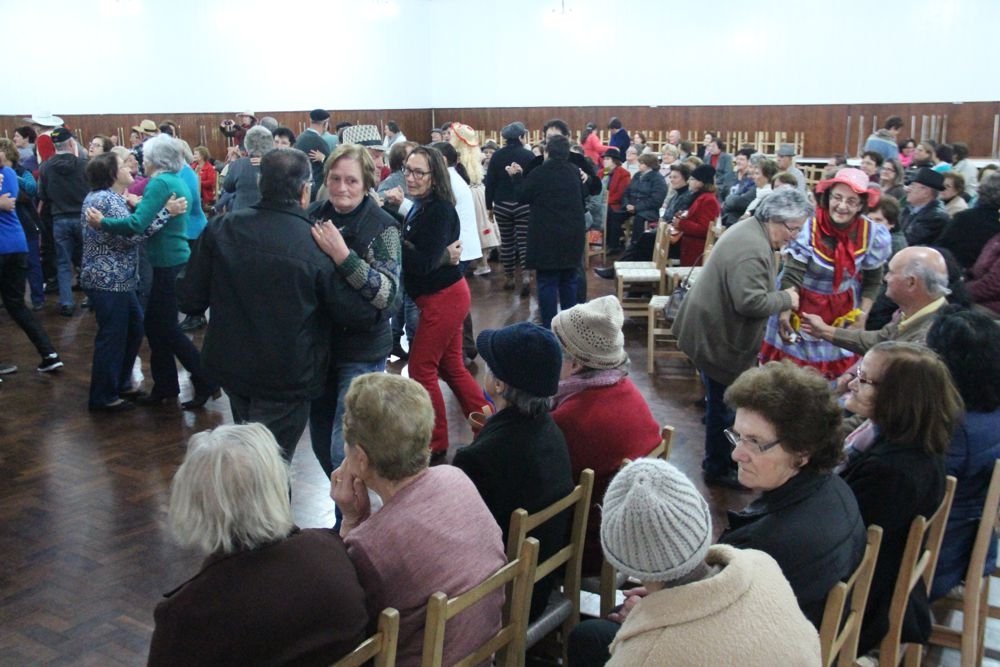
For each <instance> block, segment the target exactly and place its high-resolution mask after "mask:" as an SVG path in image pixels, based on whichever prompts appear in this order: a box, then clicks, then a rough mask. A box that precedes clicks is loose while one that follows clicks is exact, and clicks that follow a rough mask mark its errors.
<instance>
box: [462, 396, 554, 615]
mask: <svg viewBox="0 0 1000 667" xmlns="http://www.w3.org/2000/svg"><path fill="white" fill-rule="evenodd" d="M454 465H455V466H456V467H458V468H461V469H462V470H463V471H464V472H465V474H466V475H468V476H469V479H471V480H472V483H473V484H475V485H476V489H478V490H479V495H481V496H482V497H483V502H485V503H486V507H488V508H489V510H490V513H491V514H492V515H493V518H494V519H496V522H497V523H498V524H499V525H500V528H501V529H502V530H503V539H504V543H505V544H506V542H507V533H508V530H509V528H510V515H511V513H513V511H514V510H516V509H518V508H521V507H523V508H524V509H525V510H527V511H528V513H532V512H537V511H539V510H541V509H544V508H546V507H548V506H549V505H551V504H552V503H554V502H555V501H557V500H559V499H560V498H562V497H564V496H566V495H567V494H568V493H569V492H570V491H572V490H573V472H572V468H571V466H570V461H569V450H568V449H567V448H566V440H565V438H564V437H563V434H562V431H560V430H559V427H558V426H557V425H556V423H555V421H553V420H552V417H551V416H550V415H549V413H548V412H546V413H545V414H542V415H540V416H538V417H530V416H526V415H523V414H521V413H520V412H518V411H517V409H516V408H506V409H504V410H501V411H500V412H498V413H497V414H495V415H493V417H491V418H490V420H489V421H488V422H486V426H484V427H483V430H482V431H480V432H479V435H478V436H476V439H475V440H474V441H473V443H472V444H471V445H469V446H468V447H465V448H463V449H460V450H459V451H458V453H457V454H456V455H455V463H454ZM569 518H570V516H569V514H568V513H567V514H564V515H560V516H558V517H555V518H553V519H552V520H550V521H547V522H545V523H544V524H542V525H541V526H539V528H538V529H537V530H535V531H533V532H532V533H531V535H532V537H536V538H538V541H539V542H540V549H539V553H538V560H540V561H542V560H545V559H546V558H548V557H549V556H551V555H552V554H554V553H555V552H557V551H559V550H560V549H562V548H563V547H564V546H566V542H567V538H568V537H569ZM551 590H552V577H548V578H546V579H543V580H542V581H540V582H538V584H536V585H535V590H534V594H533V595H532V599H531V618H532V619H534V618H536V617H537V616H538V615H539V614H540V613H541V612H542V610H544V609H545V603H546V601H547V600H548V597H549V593H550V592H551Z"/></svg>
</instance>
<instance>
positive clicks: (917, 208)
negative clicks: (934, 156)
mask: <svg viewBox="0 0 1000 667" xmlns="http://www.w3.org/2000/svg"><path fill="white" fill-rule="evenodd" d="M942 190H944V176H942V175H941V174H940V173H938V172H936V171H934V170H933V169H931V168H930V167H920V169H918V170H917V173H916V174H915V175H914V176H913V180H912V181H910V183H909V185H907V186H906V207H905V208H904V209H903V214H902V215H901V216H900V226H901V227H902V228H903V234H905V235H906V242H907V243H908V244H909V245H927V244H929V243H934V242H935V241H936V240H937V238H938V237H939V236H940V235H941V232H942V231H944V228H945V226H946V225H947V224H948V212H947V211H946V210H945V208H944V204H942V203H941V201H940V200H939V199H938V194H940V192H941V191H942Z"/></svg>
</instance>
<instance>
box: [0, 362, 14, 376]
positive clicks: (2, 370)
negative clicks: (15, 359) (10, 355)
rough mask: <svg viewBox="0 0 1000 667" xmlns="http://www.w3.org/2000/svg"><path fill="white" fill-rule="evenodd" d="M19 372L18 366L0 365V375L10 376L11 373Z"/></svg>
mask: <svg viewBox="0 0 1000 667" xmlns="http://www.w3.org/2000/svg"><path fill="white" fill-rule="evenodd" d="M16 372H17V366H15V365H14V364H0V375H10V374H11V373H16Z"/></svg>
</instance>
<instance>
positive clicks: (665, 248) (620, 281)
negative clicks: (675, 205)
mask: <svg viewBox="0 0 1000 667" xmlns="http://www.w3.org/2000/svg"><path fill="white" fill-rule="evenodd" d="M665 226H666V223H665V222H664V223H660V226H659V227H657V234H658V235H660V238H661V241H660V243H658V244H656V245H655V247H654V248H653V260H654V266H653V267H652V268H623V269H619V268H617V264H618V262H616V263H615V264H616V266H615V286H616V294H617V296H618V302H619V303H620V304H621V305H622V310H623V311H625V315H626V316H630V315H639V316H642V315H645V314H646V308H647V306H648V305H649V300H650V299H651V298H652V297H653V296H656V295H662V294H666V287H667V275H666V272H665V270H666V267H667V260H668V259H669V255H670V244H669V243H667V242H665V241H663V240H662V239H663V237H666V236H667V234H666V231H665V230H662V228H663V227H665ZM661 230H662V233H661ZM630 293H638V295H630Z"/></svg>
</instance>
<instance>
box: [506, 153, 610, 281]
mask: <svg viewBox="0 0 1000 667" xmlns="http://www.w3.org/2000/svg"><path fill="white" fill-rule="evenodd" d="M571 155H572V154H571ZM514 182H515V184H517V185H518V193H519V194H518V201H520V202H521V203H522V204H529V205H530V206H531V214H530V216H529V218H528V253H527V257H526V258H525V263H526V265H527V267H528V268H529V269H541V270H543V271H558V270H562V269H572V268H575V267H576V266H578V265H579V264H580V260H581V259H582V258H583V247H584V242H585V241H586V223H585V222H584V217H583V197H584V190H583V188H584V185H583V183H582V182H581V181H580V171H579V169H578V168H577V166H576V165H574V164H572V163H570V162H568V161H566V160H546V161H545V162H544V163H543V164H542V165H540V166H539V167H537V168H535V169H533V170H532V171H531V173H530V174H528V175H527V177H524V178H522V177H521V175H520V174H518V175H516V176H515V177H514ZM598 185H600V181H598Z"/></svg>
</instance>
